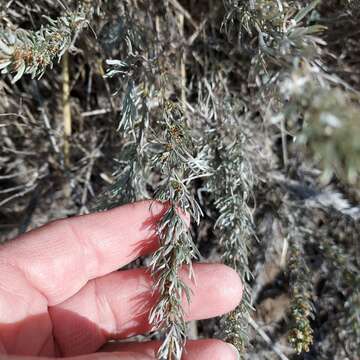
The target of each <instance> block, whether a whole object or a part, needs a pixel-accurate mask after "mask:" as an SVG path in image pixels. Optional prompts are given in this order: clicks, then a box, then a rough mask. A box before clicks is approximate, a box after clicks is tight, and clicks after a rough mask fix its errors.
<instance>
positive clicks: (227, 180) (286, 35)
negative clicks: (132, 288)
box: [0, 0, 360, 360]
mask: <svg viewBox="0 0 360 360" xmlns="http://www.w3.org/2000/svg"><path fill="white" fill-rule="evenodd" d="M12 6H14V9H13V11H12V12H10V11H9V12H7V10H8V9H7V7H4V8H2V7H1V8H0V12H1V14H4V16H3V17H2V19H1V21H0V68H1V69H2V74H3V75H4V81H3V82H2V88H1V89H4V90H2V91H4V94H6V99H7V98H9V99H10V100H9V101H8V102H7V103H6V104H5V105H4V106H3V107H2V110H3V112H4V117H7V116H10V119H11V116H12V117H14V116H15V117H16V119H17V121H18V123H17V125H16V126H14V125H13V124H7V123H5V124H4V125H3V126H2V127H0V130H1V131H2V133H1V134H2V136H3V138H4V139H5V142H4V145H1V152H2V153H4V154H5V155H6V156H4V157H2V158H1V159H4V165H5V166H4V169H5V172H4V174H0V181H1V180H3V181H6V182H10V183H11V185H9V186H8V187H7V188H5V190H4V191H0V195H1V198H0V204H11V203H12V202H14V201H17V200H19V201H22V199H24V203H20V205H19V204H18V206H19V207H20V208H24V211H25V212H26V211H28V209H32V207H33V205H32V204H33V201H34V198H35V199H36V197H37V196H38V194H39V192H40V193H41V189H42V184H43V183H44V182H45V180H49V181H48V182H50V183H51V184H52V183H54V187H56V186H57V183H58V182H60V181H57V180H56V177H55V176H53V174H59V173H61V176H60V175H57V176H60V178H61V181H63V182H67V183H69V186H66V187H64V188H65V190H64V195H63V196H64V197H65V198H67V199H69V198H70V199H71V201H72V202H73V203H72V204H71V208H72V209H73V213H76V212H80V213H84V212H88V211H89V209H90V208H94V209H97V210H104V209H108V208H111V207H114V206H118V205H121V204H125V203H128V202H132V201H137V200H141V199H152V200H154V201H161V202H165V203H166V204H167V207H166V211H165V212H164V214H162V216H161V218H160V219H159V222H158V224H157V226H156V231H157V232H158V235H159V239H160V247H159V249H158V250H157V251H156V252H155V253H154V254H153V255H152V256H151V258H150V259H149V260H147V261H145V263H146V264H147V266H148V268H149V271H150V272H151V274H152V276H153V278H154V292H156V293H158V294H159V298H158V301H157V303H156V304H155V306H154V308H153V309H152V310H151V312H150V314H149V320H150V323H151V324H152V326H153V330H154V331H159V332H160V335H156V336H157V337H162V338H163V342H162V345H161V346H160V348H159V350H158V353H157V356H158V358H159V359H161V360H180V359H181V357H182V354H183V351H184V346H185V343H186V338H187V324H186V322H185V314H184V309H183V304H184V301H188V302H191V296H192V294H191V291H190V290H189V288H188V286H187V285H186V281H184V278H183V276H188V277H189V281H195V282H196V279H194V274H193V271H192V262H193V261H194V260H201V259H202V256H201V254H200V251H199V250H198V249H199V248H200V249H201V248H204V244H207V245H206V246H205V248H207V247H210V248H211V251H208V252H210V253H212V255H214V254H215V255H214V257H215V259H221V260H222V261H223V262H224V263H225V264H226V265H229V266H231V267H232V268H233V269H235V270H236V271H237V272H238V274H239V276H240V277H241V279H242V282H243V285H244V291H243V300H242V303H241V304H240V305H239V306H238V307H237V308H236V309H234V310H233V311H232V312H231V313H230V314H228V315H226V316H224V317H223V318H222V319H221V321H219V322H217V323H216V325H214V331H212V334H214V333H216V334H218V335H219V334H220V336H221V337H222V338H223V339H225V340H226V341H228V342H230V343H232V344H233V345H235V346H236V347H237V349H238V350H239V352H240V353H241V355H242V357H243V358H256V356H260V358H261V356H263V358H264V357H268V355H262V353H261V352H259V354H258V353H256V351H257V349H258V347H259V346H261V345H259V344H260V343H261V341H258V338H257V337H256V336H255V335H254V334H253V332H252V331H251V329H250V326H249V324H250V325H251V324H254V319H256V320H257V321H258V320H259V315H258V314H257V312H256V309H257V306H258V305H259V304H258V303H257V301H259V296H257V297H256V299H255V300H254V299H253V296H252V292H253V289H254V288H257V287H259V284H258V283H257V282H258V279H259V278H260V276H259V273H258V272H259V268H261V266H259V261H260V260H259V259H261V258H263V257H265V256H262V255H261V254H262V251H263V250H262V248H263V247H264V245H263V240H264V239H265V238H266V239H267V238H269V235H268V234H267V233H266V234H265V235H264V234H263V233H262V230H261V226H260V225H261V224H263V222H265V223H266V222H269V221H270V220H268V218H262V214H263V212H264V210H263V209H267V208H269V209H271V210H268V212H269V213H271V218H274V219H278V222H279V224H280V225H278V226H279V228H280V230H276V231H277V232H278V233H280V235H276V234H275V235H273V238H279V237H280V238H281V239H282V241H283V244H284V245H283V246H282V255H281V258H282V260H281V261H282V263H284V264H285V265H284V264H282V265H281V266H282V267H285V269H281V271H283V273H284V277H286V279H287V284H288V288H289V291H288V294H287V296H288V297H289V298H290V300H289V304H290V305H289V307H288V309H287V315H289V316H288V317H286V319H289V321H288V323H287V324H286V327H287V336H286V338H287V341H288V344H289V345H291V346H292V347H293V348H294V352H293V353H292V352H291V350H286V351H287V355H288V356H292V355H293V354H296V353H299V354H300V353H302V352H307V351H312V352H317V353H318V354H319V358H326V356H327V354H328V353H329V351H330V352H331V350H329V349H331V346H335V343H336V341H333V338H334V337H335V338H336V336H338V338H339V339H340V340H341V342H342V345H343V346H342V347H339V349H336V356H338V358H340V359H343V358H344V357H342V356H345V355H346V356H347V357H348V358H351V356H353V358H354V359H355V358H356V356H357V355H358V351H359V348H360V346H359V342H358V339H359V338H360V336H359V332H360V330H359V329H360V315H359V308H360V305H359V293H360V291H359V287H360V285H359V279H360V276H359V263H358V252H357V250H355V248H356V246H357V245H356V236H355V237H354V240H351V241H350V240H349V241H343V237H341V236H340V235H339V236H338V235H336V234H337V233H338V232H335V231H333V232H330V233H327V232H326V231H327V229H330V228H331V227H332V226H333V227H334V228H335V229H339V233H341V232H343V233H344V232H346V231H348V230H347V229H357V228H358V226H359V218H360V216H359V211H358V210H357V208H356V205H354V204H356V202H358V201H359V199H360V195H359V192H358V189H357V186H358V185H359V169H360V146H359V141H358V134H359V131H360V128H359V110H360V98H359V93H358V91H360V80H358V78H357V74H356V71H355V70H354V68H353V66H354V65H353V62H354V63H355V64H357V61H358V50H359V49H358V46H357V45H356V41H355V42H354V41H353V40H354V37H355V39H356V33H357V32H356V31H357V27H356V26H357V25H358V18H359V3H358V1H355V0H354V1H351V0H343V1H340V0H339V1H337V0H334V1H328V2H325V1H321V0H315V1H300V0H299V1H297V0H293V1H283V0H243V1H240V0H224V1H222V2H221V1H219V2H212V1H210V2H203V1H199V2H197V1H191V0H189V1H178V0H163V1H157V2H154V1H150V0H149V1H148V0H143V1H136V0H124V1H121V2H111V1H106V0H102V1H100V0H98V1H95V0H94V1H93V0H87V1H71V2H69V3H68V4H65V5H64V4H62V3H61V2H60V1H52V0H46V1H45V0H44V9H46V11H47V13H46V14H41V13H40V12H41V10H40V8H38V7H36V6H35V8H34V10H33V14H32V15H34V16H35V17H36V16H37V17H38V18H36V19H37V21H35V22H36V25H38V27H37V28H33V27H29V24H28V23H27V22H26V21H27V20H26V19H27V10H26V7H24V6H21V5H19V4H17V3H16V4H12V3H11V2H10V3H9V7H10V8H11V7H12ZM39 6H41V5H39ZM12 13H16V14H17V17H14V18H12V17H11V14H12ZM42 15H44V16H42ZM50 15H51V16H50ZM20 19H21V20H20ZM334 19H335V20H334ZM337 20H339V21H337ZM340 20H341V21H340ZM17 21H18V23H19V24H25V27H23V28H22V27H21V26H18V25H17V24H18V23H17ZM38 23H39V24H38ZM85 28H87V29H88V30H89V31H84V30H85ZM339 29H340V30H339ZM343 29H346V31H345V30H343ZM349 29H350V30H349ZM346 33H349V34H350V36H346ZM354 34H355V35H354ZM340 35H341V36H340ZM334 38H335V39H334ZM339 41H340V42H341V41H343V42H344V44H345V45H344V46H343V47H342V46H341V45H339ZM67 52H68V53H69V54H70V56H69V57H68V56H67V55H66V56H65V57H64V54H65V53H67ZM334 53H336V54H341V56H338V59H336V60H334V58H335V57H334ZM63 57H64V61H63V63H62V64H61V65H57V63H58V61H59V60H60V59H61V58H63ZM352 61H353V62H352ZM59 67H60V68H62V69H61V70H62V76H60V77H59V76H58V77H59V78H60V79H61V81H60V83H62V84H64V83H65V84H67V85H66V86H65V87H63V94H62V96H63V99H64V98H65V100H66V101H65V100H64V101H63V108H62V112H63V114H64V115H63V117H64V119H65V120H66V118H67V120H69V117H70V120H71V114H72V127H73V129H72V130H73V133H71V132H70V133H66V131H65V130H63V129H62V126H57V125H56V124H57V119H56V115H54V116H53V118H51V121H49V118H48V117H49V116H48V113H50V112H49V111H47V110H46V106H45V105H44V103H45V102H46V101H47V100H44V96H39V95H38V94H40V93H42V92H44V89H43V88H42V86H45V88H49V85H48V83H49V79H48V78H47V76H49V78H50V79H51V76H54V77H56V75H58V68H59ZM47 69H48V70H49V71H48V72H47V71H46V70H47ZM75 69H76V70H77V72H75ZM28 76H29V77H31V78H32V79H36V80H34V81H33V82H31V85H30V86H32V88H31V90H29V89H30V88H29V87H28V85H27V84H26V82H25V81H24V79H26V78H27V77H28ZM69 79H70V80H71V81H70V80H69ZM65 80H66V81H65ZM55 83H56V82H55ZM94 88H96V91H94V90H93V89H94ZM9 89H13V93H12V92H11V91H10V90H9ZM22 89H24V90H22ZM21 91H23V93H26V92H30V91H33V93H34V94H35V95H34V99H35V100H34V102H35V106H34V108H35V110H33V112H34V114H35V115H32V111H31V110H30V108H31V104H30V102H29V101H30V100H28V99H27V98H28V96H25V97H24V98H25V99H26V100H25V104H24V107H23V108H22V107H21V108H19V109H20V110H19V109H16V107H15V105H14V104H15V103H16V101H15V100H14V99H15V98H16V94H19V93H21ZM54 94H56V91H55V92H54ZM78 94H81V95H78ZM54 96H55V95H54ZM68 98H70V99H68ZM68 100H69V101H68ZM71 100H73V102H72V103H71ZM55 103H56V101H55ZM65 103H66V106H67V110H65ZM70 105H71V106H72V108H73V111H72V112H70V109H69V106H70ZM14 108H15V110H14ZM98 108H100V109H98ZM39 109H40V110H39ZM29 114H30V115H29ZM79 114H80V115H79ZM27 117H30V121H29V120H28V119H27ZM37 117H39V118H40V119H41V122H43V123H44V125H43V126H40V125H39V124H38V123H37V122H36V120H35V119H36V118H37ZM88 118H90V119H92V118H94V119H96V121H94V122H91V121H88V120H87V119H88ZM52 127H53V128H52ZM14 128H15V129H14ZM23 128H25V129H27V131H23V130H22V129H23ZM39 132H40V133H41V134H46V136H47V137H48V139H49V144H50V145H51V146H48V147H47V148H46V150H41V153H44V154H46V156H47V159H48V160H47V161H45V164H44V163H42V162H41V161H40V160H37V159H36V157H34V156H33V154H35V153H36V151H37V150H36V149H35V147H36V146H38V141H31V139H33V138H35V137H38V136H37V134H38V133H39ZM63 132H65V136H64V134H63ZM23 139H25V140H26V141H24V140H23ZM29 139H30V140H29ZM89 140H91V141H89ZM21 142H24V143H26V144H28V145H27V146H28V148H27V149H24V150H19V149H20V147H19V145H18V144H20V143H21ZM68 143H71V145H72V150H71V152H70V151H69V144H68ZM29 144H30V145H29ZM62 148H64V150H63V151H61V150H60V149H62ZM62 152H63V153H62ZM28 154H30V155H28ZM31 156H33V157H31ZM64 159H65V161H64ZM100 159H101V160H100ZM12 163H16V164H18V166H19V168H20V169H21V171H25V173H26V174H31V176H30V175H28V176H26V177H25V179H26V181H27V183H25V184H22V183H21V181H20V179H19V174H18V173H17V172H15V171H14V166H13V165H12ZM21 174H22V173H21ZM96 176H98V177H100V178H101V179H102V180H103V181H104V183H105V184H103V185H101V186H100V185H99V182H97V181H96V180H94V179H95V178H96ZM29 179H30V180H29ZM44 179H45V180H44ZM50 180H51V181H50ZM12 182H14V184H12ZM329 184H331V186H332V187H336V189H341V191H343V192H344V194H345V195H346V196H349V197H351V200H350V201H348V202H345V200H344V201H342V202H341V206H340V205H338V203H337V202H336V201H335V200H334V201H333V200H332V198H330V200H329V199H327V200H326V202H324V199H323V198H324V196H323V190H324V189H326V186H327V185H329ZM274 189H276V191H275V190H274ZM277 191H279V192H280V193H281V196H280V198H278V197H277ZM264 193H265V195H264ZM7 194H10V196H8V195H7ZM95 194H97V196H96V197H97V200H96V201H95V200H93V202H94V203H95V205H94V204H90V200H88V198H91V197H94V198H95ZM26 196H30V200H31V201H30V204H27V203H26V199H27V198H26ZM60 198H61V196H60ZM344 203H346V204H345V205H344ZM350 203H352V204H353V205H354V209H355V210H354V209H353V208H352V207H351V206H350ZM30 205H31V206H30ZM69 206H70V205H69ZM336 206H337V208H336V209H335V208H334V207H336ZM78 208H79V210H77V209H78ZM258 208H260V210H258ZM318 208H321V209H323V210H324V209H325V210H324V211H325V213H326V214H331V215H326V216H323V214H322V215H321V216H320V217H319V218H320V219H321V220H318V213H317V211H318ZM32 211H33V210H32ZM314 214H315V215H314ZM333 217H334V218H336V219H338V218H339V219H340V220H339V221H335V220H334V219H333ZM30 218H31V216H30ZM324 219H325V220H324ZM344 219H346V226H345V227H341V226H340V225H339V224H340V223H342V221H345V220H344ZM349 219H350V220H349ZM29 221H30V220H26V222H25V223H26V224H29ZM271 221H272V222H273V223H275V220H271ZM334 221H335V225H333V224H334ZM30 222H31V221H30ZM209 224H210V225H209ZM324 224H325V225H324ZM205 226H209V227H210V228H211V232H210V233H209V234H207V236H204V235H203V231H204V227H205ZM267 226H268V225H267ZM270 227H271V229H272V230H271V231H268V232H272V233H275V230H274V229H275V228H276V226H275V225H271V226H270ZM318 227H319V228H320V227H321V230H320V231H317V228H318ZM25 229H26V226H25ZM355 233H357V234H358V232H356V231H352V232H351V234H355ZM351 234H350V235H349V234H348V235H349V236H350V238H351V236H353V235H351ZM208 237H209V238H211V237H214V238H215V240H214V242H213V243H210V245H209V244H208V242H207V241H210V240H209V239H208ZM357 240H358V239H357ZM272 241H273V242H274V243H275V242H276V241H275V240H274V239H273V240H272ZM274 246H275V245H274ZM269 247H270V245H269ZM314 253H315V254H318V255H317V257H318V258H319V259H321V261H322V266H321V267H320V269H316V268H314V267H312V261H313V257H314ZM210 260H213V259H212V258H211V257H210ZM318 261H320V260H318ZM183 267H185V269H186V271H185V272H182V274H183V275H182V276H181V275H180V274H181V269H182V268H183ZM332 271H336V273H337V274H340V275H341V276H340V275H339V276H336V277H331V272H332ZM315 273H316V274H315ZM184 274H185V275H184ZM314 274H315V275H317V276H315V275H314ZM329 274H330V276H329ZM322 277H324V278H325V279H326V281H330V282H333V283H334V286H333V287H334V288H337V289H339V293H340V295H341V296H340V295H339V294H336V293H334V291H332V290H328V289H327V290H326V291H327V292H326V294H330V295H331V297H332V298H334V299H337V300H336V301H338V302H339V304H340V305H336V306H337V308H336V309H337V310H338V309H340V310H339V311H340V312H339V314H340V315H339V316H338V317H337V318H335V319H333V318H331V317H329V320H327V321H325V324H327V325H326V326H328V327H329V328H333V329H336V330H335V332H336V334H333V333H331V331H330V330H328V329H327V328H326V326H325V325H324V326H322V325H319V324H318V322H317V312H319V313H321V311H322V309H327V310H326V311H329V310H328V308H327V307H328V306H329V304H328V303H327V302H326V300H324V299H321V296H315V293H316V292H318V291H320V290H319V288H321V289H323V287H324V286H323V285H321V284H320V285H319V284H318V283H317V284H315V282H316V281H318V282H320V283H321V281H319V280H316V279H319V278H321V279H322ZM264 291H265V290H264ZM330 295H329V296H330ZM324 298H326V297H324ZM344 299H345V300H344ZM259 321H260V320H259ZM284 322H285V320H284ZM319 322H320V320H319ZM282 326H283V325H282ZM253 327H254V326H253ZM279 327H280V326H278V328H279ZM215 328H216V329H215ZM254 329H255V330H256V331H257V332H258V334H259V336H260V337H262V338H263V339H267V340H266V343H267V344H268V345H267V346H269V345H270V350H271V349H275V348H276V351H275V350H274V351H275V353H276V354H277V356H279V354H280V355H281V356H282V358H284V357H283V356H285V355H283V354H282V352H281V351H280V350H279V349H278V347H277V346H276V344H275V343H272V342H271V339H270V340H269V339H268V338H267V337H266V334H265V335H264V332H263V331H259V330H258V329H259V328H258V327H254ZM276 329H277V328H276V326H275V327H274V328H273V334H272V335H273V336H274V337H275V336H276V334H277V333H278V332H279V331H277V330H276ZM324 334H325V335H324ZM203 335H205V336H207V335H208V334H206V333H205V334H203ZM321 337H326V339H328V342H330V343H331V344H332V345H326V346H327V347H328V348H327V349H325V347H326V346H325V345H324V344H325V342H321V340H319V339H321ZM282 341H285V340H282ZM279 342H281V341H280V340H279ZM313 343H314V344H313ZM312 344H313V345H312ZM254 349H255V350H254ZM284 351H285V350H284ZM334 354H335V353H334ZM344 354H345V355H344ZM294 356H296V355H294ZM334 356H335V355H334Z"/></svg>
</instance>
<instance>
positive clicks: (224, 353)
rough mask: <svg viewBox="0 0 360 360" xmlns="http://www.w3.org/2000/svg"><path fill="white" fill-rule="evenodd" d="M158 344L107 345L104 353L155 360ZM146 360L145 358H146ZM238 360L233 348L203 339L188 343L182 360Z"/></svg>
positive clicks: (212, 340)
mask: <svg viewBox="0 0 360 360" xmlns="http://www.w3.org/2000/svg"><path fill="white" fill-rule="evenodd" d="M159 346H160V343H159V342H157V341H149V342H144V343H121V344H115V343H113V344H111V343H110V344H107V345H106V346H105V347H104V351H129V352H132V353H138V354H143V355H144V356H148V358H149V359H155V355H156V352H157V349H158V348H159ZM146 359H147V358H146ZM209 359H211V360H239V359H240V357H239V353H238V351H237V350H236V348H235V347H233V346H232V345H229V344H227V343H225V342H223V341H220V340H215V339H205V340H196V341H188V342H187V343H186V348H185V350H184V354H183V357H182V360H209Z"/></svg>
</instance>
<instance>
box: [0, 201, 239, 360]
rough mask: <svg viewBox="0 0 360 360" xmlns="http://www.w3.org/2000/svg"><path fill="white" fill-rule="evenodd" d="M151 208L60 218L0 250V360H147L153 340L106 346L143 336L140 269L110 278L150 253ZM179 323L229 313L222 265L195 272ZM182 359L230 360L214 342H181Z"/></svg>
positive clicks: (234, 283)
mask: <svg viewBox="0 0 360 360" xmlns="http://www.w3.org/2000/svg"><path fill="white" fill-rule="evenodd" d="M149 204H150V203H149V202H147V201H144V202H139V203H135V204H129V205H125V206H122V207H119V208H116V209H113V210H110V211H107V212H103V213H96V214H91V215H85V216H80V217H74V218H70V219H63V220H58V221H55V222H53V223H50V224H48V225H46V226H44V227H41V228H39V229H36V230H33V231H30V232H28V233H26V234H24V235H22V236H20V237H18V238H17V239H15V240H13V241H10V242H8V243H6V244H5V245H1V246H0V359H6V360H25V359H32V360H34V359H36V358H38V357H47V358H54V357H71V359H72V360H75V359H76V360H80V359H81V360H95V359H96V360H108V359H109V360H110V359H111V360H130V359H132V360H148V359H155V353H156V350H157V348H158V346H159V343H157V342H145V343H120V344H119V343H114V342H112V343H111V342H110V343H109V341H110V340H113V339H125V338H127V337H130V336H132V335H136V334H142V333H145V332H147V331H149V330H150V328H151V327H150V325H149V322H148V314H149V311H150V309H151V307H152V306H153V305H154V303H155V301H156V295H154V294H153V293H152V291H151V288H152V280H151V277H150V275H149V273H148V272H147V271H146V269H132V270H123V271H116V270H117V269H119V268H120V267H122V266H124V265H126V264H128V263H130V262H131V261H133V260H135V259H136V258H137V257H139V256H141V255H147V254H149V253H151V252H153V251H154V250H155V249H156V247H157V246H158V239H157V236H156V233H155V231H154V228H155V226H154V225H155V224H156V222H157V221H158V220H159V217H160V216H161V214H162V212H163V211H164V209H165V205H162V204H160V203H155V204H154V205H153V206H152V207H151V210H150V208H149ZM194 270H195V275H196V280H197V281H196V286H195V285H194V284H193V283H191V282H190V281H186V282H187V283H188V285H189V286H190V287H191V288H192V289H193V291H194V293H193V296H192V301H191V304H190V305H188V304H187V303H186V302H185V301H184V306H185V309H186V314H187V315H186V316H187V320H198V319H205V318H209V317H213V316H217V315H221V314H224V313H226V312H228V311H230V310H232V309H233V308H234V307H235V306H236V305H237V304H238V303H239V301H240V298H241V290H242V286H241V283H240V280H239V277H238V276H237V274H236V272H234V271H233V270H232V269H230V268H228V267H226V266H224V265H206V264H197V265H194ZM186 278H187V277H186V272H184V279H186ZM183 359H186V360H195V359H196V360H205V359H206V360H207V359H211V360H217V359H221V360H227V359H228V360H233V359H234V360H235V359H237V354H236V351H235V348H234V349H233V348H232V347H231V346H230V345H228V344H226V343H224V342H221V341H219V340H210V339H207V340H197V341H188V343H187V346H186V351H185V354H184V356H183Z"/></svg>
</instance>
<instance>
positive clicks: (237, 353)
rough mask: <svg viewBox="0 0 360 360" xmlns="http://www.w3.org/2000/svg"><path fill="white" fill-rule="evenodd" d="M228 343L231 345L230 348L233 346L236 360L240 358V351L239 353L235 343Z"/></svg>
mask: <svg viewBox="0 0 360 360" xmlns="http://www.w3.org/2000/svg"><path fill="white" fill-rule="evenodd" d="M227 344H228V345H229V348H231V350H232V352H233V353H234V355H235V356H234V359H235V360H240V353H239V351H238V349H237V348H236V347H235V346H234V345H233V344H229V343H227Z"/></svg>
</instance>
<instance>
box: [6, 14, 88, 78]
mask: <svg viewBox="0 0 360 360" xmlns="http://www.w3.org/2000/svg"><path fill="white" fill-rule="evenodd" d="M46 20H47V21H48V23H47V24H46V25H45V26H42V27H41V28H40V30H37V31H28V30H24V29H17V30H16V31H14V32H12V31H8V30H6V29H0V69H1V70H2V71H1V72H2V73H3V74H15V76H14V77H13V79H12V82H13V83H15V82H16V81H18V80H19V79H20V78H21V77H22V76H23V75H24V74H30V75H31V77H32V78H41V77H42V76H43V74H44V72H45V70H46V68H47V67H52V66H53V63H54V61H55V59H58V60H60V59H61V57H62V55H63V54H64V53H65V51H67V50H68V49H69V47H70V46H71V45H72V41H73V38H74V35H75V34H76V33H77V32H79V31H81V29H82V28H83V27H85V26H86V25H87V24H88V19H87V14H86V13H85V12H84V11H83V10H82V9H80V10H78V11H74V12H70V11H68V12H67V13H66V14H65V15H63V16H61V17H59V18H57V19H51V18H46Z"/></svg>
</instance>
